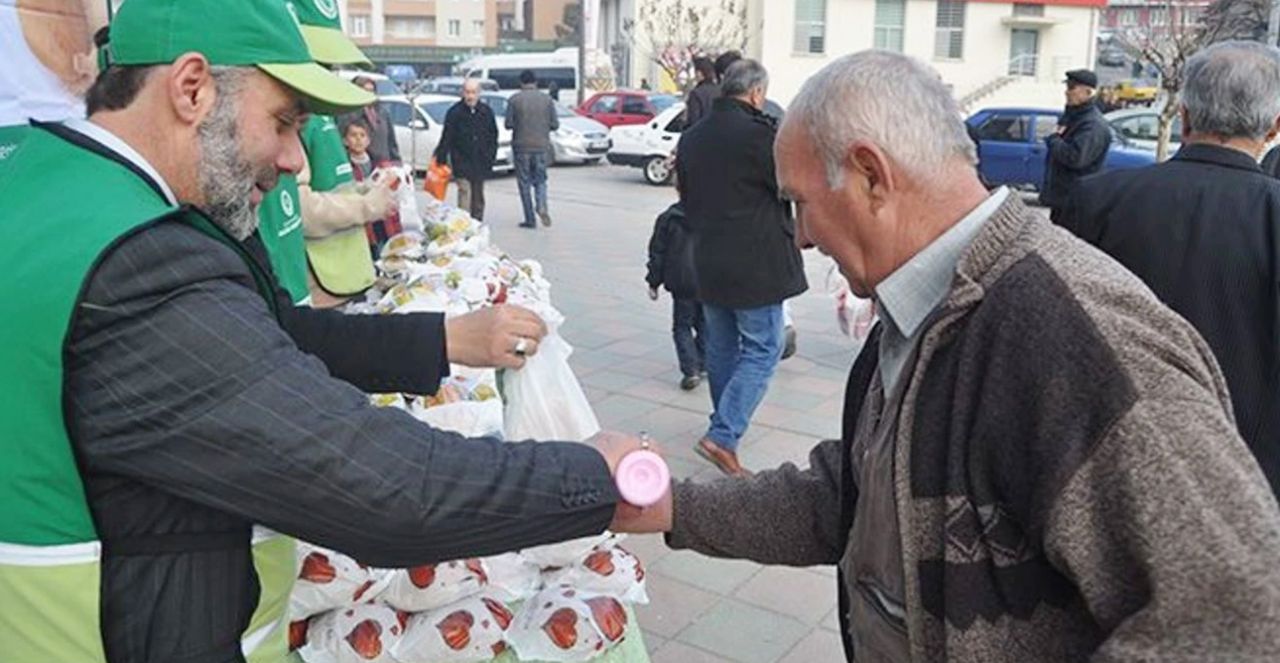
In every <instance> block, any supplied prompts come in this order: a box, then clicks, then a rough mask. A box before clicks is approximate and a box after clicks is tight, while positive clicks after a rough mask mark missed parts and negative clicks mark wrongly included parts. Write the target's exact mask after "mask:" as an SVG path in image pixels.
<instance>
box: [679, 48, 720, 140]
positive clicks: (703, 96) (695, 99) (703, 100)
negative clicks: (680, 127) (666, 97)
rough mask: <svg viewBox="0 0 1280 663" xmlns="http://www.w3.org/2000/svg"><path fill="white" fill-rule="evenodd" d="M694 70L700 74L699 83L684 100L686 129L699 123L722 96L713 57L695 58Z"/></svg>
mask: <svg viewBox="0 0 1280 663" xmlns="http://www.w3.org/2000/svg"><path fill="white" fill-rule="evenodd" d="M693 70H694V72H695V73H696V74H697V75H698V84H697V85H696V86H694V88H693V89H692V90H689V95H688V96H687V97H686V98H685V102H684V126H685V129H688V128H689V127H692V126H693V125H695V124H697V123H698V121H699V120H701V119H702V118H704V117H706V116H707V115H709V114H710V113H711V106H712V104H714V103H715V101H716V99H718V98H719V97H720V84H719V83H717V82H716V79H717V78H718V77H717V76H716V66H715V64H714V63H713V62H712V61H711V58H707V57H697V58H694V59H693Z"/></svg>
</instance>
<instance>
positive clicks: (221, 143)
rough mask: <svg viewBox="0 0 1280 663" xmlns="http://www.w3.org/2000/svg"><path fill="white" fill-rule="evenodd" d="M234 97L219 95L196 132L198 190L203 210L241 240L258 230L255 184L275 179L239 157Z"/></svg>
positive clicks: (269, 172)
mask: <svg viewBox="0 0 1280 663" xmlns="http://www.w3.org/2000/svg"><path fill="white" fill-rule="evenodd" d="M237 97H238V95H235V94H219V95H218V100H217V102H215V103H214V107H213V112H212V113H210V114H209V117H208V118H207V119H205V121H204V123H203V124H201V125H200V128H199V129H198V130H197V133H198V135H199V140H200V166H199V173H200V191H201V192H202V193H203V194H204V200H205V204H204V206H203V209H204V211H205V212H206V213H207V214H208V215H209V217H210V218H212V219H213V221H214V222H215V223H217V224H218V225H219V226H220V227H221V228H222V229H223V230H225V231H227V232H228V233H230V234H231V236H232V237H234V238H236V239H237V240H239V241H243V240H245V239H247V238H248V237H249V235H252V234H253V232H254V231H255V230H257V229H258V211H257V209H256V208H255V207H254V205H253V202H252V201H251V200H250V196H252V195H253V187H254V184H255V183H257V182H271V181H274V180H275V178H276V172H275V169H274V168H266V169H264V170H262V171H259V172H256V173H255V172H254V170H253V164H251V163H249V161H248V160H247V159H245V158H244V157H243V156H242V151H241V149H240V128H239V125H238V124H237V121H236V105H237V104H236V102H237V101H238V98H237Z"/></svg>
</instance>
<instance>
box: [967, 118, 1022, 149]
mask: <svg viewBox="0 0 1280 663" xmlns="http://www.w3.org/2000/svg"><path fill="white" fill-rule="evenodd" d="M978 137H979V138H980V139H982V140H993V141H996V142H1001V143H1025V142H1027V117H1026V116H1025V115H997V116H995V117H993V118H991V119H990V120H987V122H986V124H983V125H982V128H981V129H979V130H978Z"/></svg>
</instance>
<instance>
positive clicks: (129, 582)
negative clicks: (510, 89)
mask: <svg viewBox="0 0 1280 663" xmlns="http://www.w3.org/2000/svg"><path fill="white" fill-rule="evenodd" d="M109 49H110V52H109V55H110V58H109V61H110V66H109V67H108V68H107V69H106V70H105V71H104V72H103V73H102V74H101V75H100V76H99V78H98V79H97V81H96V82H95V83H94V86H93V88H92V89H91V90H90V91H89V93H88V98H87V100H86V107H87V108H88V109H89V117H88V119H87V120H71V121H67V122H65V123H58V124H43V123H33V124H32V125H29V126H18V127H4V128H0V230H2V231H3V233H4V236H5V239H6V241H5V242H4V243H3V244H0V264H3V265H5V269H6V271H7V274H8V276H9V278H8V279H6V280H5V281H4V282H3V283H0V318H3V319H4V320H5V324H4V325H2V326H0V383H2V384H4V385H5V386H6V387H7V389H6V394H7V398H5V399H4V400H3V401H0V458H4V459H5V462H3V463H0V504H4V505H5V507H6V508H5V509H4V511H3V513H0V596H3V597H4V600H3V601H0V633H2V634H3V636H2V637H0V641H2V642H3V647H0V649H2V650H3V653H2V654H0V658H2V659H3V660H4V661H5V663H50V662H55V661H57V662H67V663H71V662H75V663H107V662H108V661H109V662H110V663H142V662H144V661H151V662H159V661H164V662H165V663H242V662H244V661H246V660H247V661H249V662H250V663H267V662H271V663H274V662H276V661H279V660H281V659H282V658H283V657H284V656H285V651H286V646H285V645H286V643H285V633H284V629H282V623H281V618H282V617H283V605H284V604H285V603H286V598H285V597H287V595H288V592H289V589H290V585H291V583H292V580H293V576H294V575H295V571H294V566H293V564H294V557H293V552H292V548H291V545H290V543H289V540H288V538H286V537H263V536H259V532H260V530H259V526H260V527H262V528H269V529H271V530H273V531H275V532H279V533H281V534H284V535H287V536H288V537H297V538H301V539H304V540H307V541H311V542H314V543H316V544H318V545H321V546H324V547H328V548H333V549H336V550H340V551H343V552H346V553H348V554H351V555H352V556H354V557H356V558H357V559H360V560H361V561H362V562H364V563H367V564H370V565H375V566H380V567H405V566H415V565H419V564H426V563H432V562H438V561H443V560H449V559H457V558H462V557H471V556H486V555H490V554H495V553H499V552H504V551H508V550H513V549H518V548H524V547H529V546H533V545H538V544H542V543H550V542H554V541H560V540H564V539H571V538H576V537H580V536H586V535H591V534H595V533H598V532H601V531H603V530H604V529H605V527H606V526H608V525H609V524H610V522H611V520H612V519H613V518H614V516H615V514H616V511H617V504H618V500H619V497H618V493H617V489H616V488H615V486H614V483H613V478H612V469H613V468H615V467H616V466H617V462H618V461H619V460H620V459H621V457H622V456H623V455H625V454H626V453H628V452H629V451H631V450H633V449H638V448H640V447H641V446H642V442H641V441H640V440H639V439H637V438H634V437H629V436H622V435H616V434H602V435H600V436H597V438H596V440H595V442H596V443H597V448H592V447H590V446H587V445H583V444H577V443H564V442H544V443H540V444H533V443H503V442H500V441H497V440H489V439H466V438H463V437H462V436H459V435H455V434H450V433H445V432H441V431H438V430H435V429H432V428H430V427H428V426H427V425H425V424H422V423H420V422H418V421H417V420H415V419H413V418H412V417H410V416H409V415H408V414H406V413H404V412H400V411H396V410H390V409H377V408H373V407H371V406H370V404H369V400H368V397H367V396H366V395H365V394H364V393H363V392H361V391H360V390H358V389H356V388H355V387H353V386H351V385H350V384H347V383H345V382H342V381H339V380H337V379H334V378H333V377H331V376H330V375H329V373H328V372H327V371H326V369H325V366H324V365H323V364H322V363H321V362H320V361H319V360H317V359H316V358H314V357H312V356H311V355H308V354H306V353H304V352H303V351H301V350H300V349H299V348H298V346H297V345H296V344H295V342H294V341H293V340H292V339H291V338H290V337H289V335H288V334H286V332H285V331H284V330H283V329H282V328H281V326H280V323H279V319H280V308H281V307H280V303H279V301H278V300H277V299H276V297H275V293H274V284H273V281H272V279H271V277H270V274H269V271H268V269H267V268H266V267H265V266H264V265H262V264H261V263H260V261H259V260H256V259H255V258H254V257H253V256H252V255H251V254H250V253H249V252H248V251H247V250H246V249H245V246H244V244H243V243H242V242H243V241H244V240H245V239H246V238H248V237H249V236H250V235H251V234H252V233H253V231H254V230H255V229H256V227H257V225H258V217H257V210H256V207H257V206H258V205H259V204H261V202H262V200H264V197H265V196H266V194H267V193H268V192H269V191H271V190H272V189H273V188H274V187H275V185H276V183H277V181H278V180H279V179H280V177H281V176H282V175H284V174H286V173H296V172H298V171H299V170H301V169H302V167H303V158H304V157H303V151H302V146H301V144H300V140H299V135H298V131H299V128H300V127H301V126H302V125H303V124H305V122H306V120H307V115H308V114H309V113H311V112H316V113H328V114H334V113H340V112H343V111H346V110H350V109H353V108H359V107H362V106H364V105H365V104H368V103H370V102H371V101H372V97H371V95H368V94H367V93H366V92H364V91H363V90H360V89H358V88H356V87H354V86H351V85H349V84H347V83H345V82H343V81H341V80H340V79H338V78H337V77H335V76H334V75H333V74H331V73H329V72H327V71H325V70H324V69H323V68H321V67H320V66H318V65H316V64H315V62H314V59H313V57H312V56H311V55H310V54H309V53H308V49H307V45H306V43H305V41H304V39H303V35H302V33H301V32H300V30H299V28H298V23H297V22H296V21H294V20H293V18H291V16H290V15H289V13H288V10H287V9H286V7H285V4H284V3H283V2H262V1H261V0H181V1H180V2H179V1H178V0H128V2H126V3H123V4H122V5H121V7H120V10H119V11H118V12H117V13H116V16H115V20H114V22H113V23H112V25H111V29H110V40H109ZM50 172H58V173H60V175H61V177H60V178H59V179H58V181H51V180H50V179H49V178H48V176H47V175H48V173H50ZM68 181H70V182H75V183H76V194H75V196H67V195H66V187H65V184H63V183H64V182H68ZM34 219H39V220H40V223H32V220H34ZM49 227H59V228H62V227H75V228H76V232H74V233H64V234H63V235H61V236H59V237H58V238H57V239H56V240H54V241H51V240H50V239H49V236H48V233H47V231H46V229H47V228H49Z"/></svg>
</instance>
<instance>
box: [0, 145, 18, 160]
mask: <svg viewBox="0 0 1280 663" xmlns="http://www.w3.org/2000/svg"><path fill="white" fill-rule="evenodd" d="M16 151H18V146H17V145H14V144H13V143H9V144H7V145H0V161H4V160H5V159H8V158H9V156H10V155H12V154H13V153H14V152H16Z"/></svg>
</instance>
